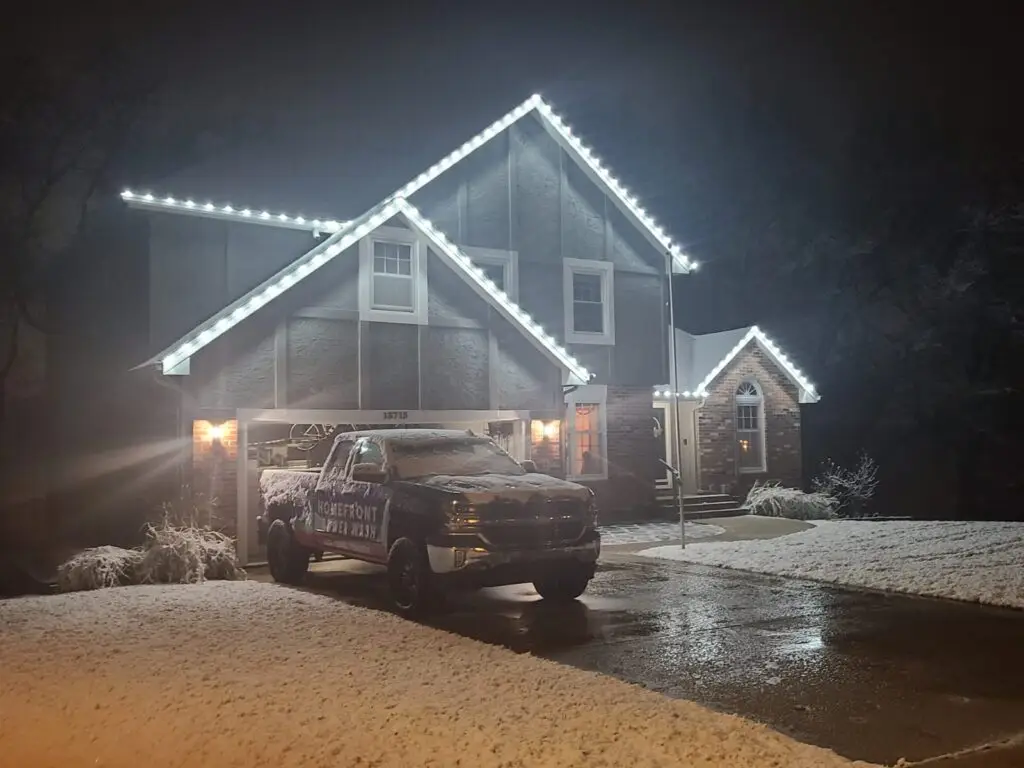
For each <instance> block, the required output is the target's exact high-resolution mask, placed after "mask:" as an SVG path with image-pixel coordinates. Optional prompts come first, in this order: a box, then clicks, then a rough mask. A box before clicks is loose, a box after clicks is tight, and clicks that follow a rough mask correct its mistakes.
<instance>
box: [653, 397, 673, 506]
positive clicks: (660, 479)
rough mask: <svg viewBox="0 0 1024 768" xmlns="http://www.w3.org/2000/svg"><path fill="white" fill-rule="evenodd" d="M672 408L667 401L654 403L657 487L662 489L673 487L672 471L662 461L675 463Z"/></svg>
mask: <svg viewBox="0 0 1024 768" xmlns="http://www.w3.org/2000/svg"><path fill="white" fill-rule="evenodd" d="M671 414H672V409H671V407H670V406H669V403H667V402H658V403H655V404H654V422H653V424H652V428H653V429H654V435H655V442H656V443H657V450H658V453H657V456H656V459H655V460H656V461H657V462H658V464H657V466H656V467H655V474H654V476H655V478H657V479H656V481H655V487H656V488H658V489H661V490H671V489H672V473H671V472H669V471H668V469H667V468H666V467H665V465H664V464H662V463H661V462H662V461H666V462H668V463H669V464H673V465H674V461H673V460H672V446H673V445H674V443H673V442H672V429H673V426H674V425H673V424H672V416H671Z"/></svg>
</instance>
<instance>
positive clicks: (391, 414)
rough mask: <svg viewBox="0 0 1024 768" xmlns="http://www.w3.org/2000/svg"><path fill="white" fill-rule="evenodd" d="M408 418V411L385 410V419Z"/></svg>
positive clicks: (401, 419)
mask: <svg viewBox="0 0 1024 768" xmlns="http://www.w3.org/2000/svg"><path fill="white" fill-rule="evenodd" d="M408 418H409V412H408V411H384V421H405V420H406V419H408Z"/></svg>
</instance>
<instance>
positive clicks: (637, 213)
mask: <svg viewBox="0 0 1024 768" xmlns="http://www.w3.org/2000/svg"><path fill="white" fill-rule="evenodd" d="M534 109H536V110H537V113H538V115H540V116H541V118H542V119H543V120H544V121H545V122H546V123H547V124H548V125H549V126H550V127H551V128H552V129H553V130H554V131H555V133H557V134H558V136H559V137H560V138H561V139H562V141H564V142H565V143H566V144H567V145H568V146H569V147H571V148H572V151H573V152H575V153H576V155H578V156H579V158H580V159H581V160H582V161H583V162H584V163H586V165H587V167H588V168H589V169H590V170H591V172H592V173H594V175H595V176H597V177H598V178H599V179H600V180H601V182H602V183H603V184H604V185H605V186H606V187H607V188H608V190H610V191H611V193H612V194H613V195H614V196H615V198H616V199H617V200H618V201H619V202H620V203H622V205H623V206H624V207H625V208H626V209H627V210H628V211H629V212H630V213H631V214H632V215H633V216H634V217H635V218H636V220H637V221H638V222H639V223H640V225H641V226H642V227H644V228H645V229H646V230H647V231H648V232H649V233H650V235H651V236H652V237H653V238H654V240H655V241H656V242H657V243H658V244H659V245H660V246H661V247H662V248H664V249H665V250H666V251H668V252H669V253H670V254H671V255H672V259H673V261H674V262H675V263H676V265H677V266H678V267H679V268H680V269H682V270H683V271H685V272H690V271H693V270H696V269H697V262H695V261H692V260H691V259H690V258H689V257H687V256H686V254H684V253H683V252H682V249H681V248H680V247H679V246H678V245H677V244H675V243H673V242H672V240H671V238H670V237H669V236H668V233H667V232H665V230H664V229H662V228H661V227H660V226H659V225H658V223H657V222H656V221H655V220H654V219H653V218H652V217H651V215H650V214H649V213H647V211H645V210H644V209H643V207H642V206H641V205H640V203H639V201H638V200H637V198H636V196H635V195H633V194H631V193H630V192H629V190H628V189H626V187H625V186H623V184H622V183H621V182H620V181H619V180H618V179H616V178H615V177H614V176H612V174H611V172H610V171H609V170H608V169H607V168H605V167H604V166H603V165H602V164H601V161H600V160H599V159H598V158H597V157H596V156H595V155H594V153H593V152H592V151H591V150H590V149H589V148H588V147H587V146H586V145H584V144H583V142H582V141H580V139H579V138H578V137H577V136H576V135H575V134H574V133H573V132H572V129H571V128H570V127H569V125H568V124H567V123H565V122H564V121H563V120H562V119H561V118H560V117H559V116H558V115H557V114H555V111H554V110H553V109H551V107H550V106H549V105H548V104H547V103H546V102H545V101H544V100H543V99H542V98H541V97H540V96H539V95H537V94H534V95H533V96H531V97H530V98H528V99H527V100H526V101H524V102H523V103H522V104H520V105H519V106H518V107H516V108H515V109H513V110H512V111H511V112H508V113H507V114H506V115H504V116H503V117H501V118H500V119H498V120H495V121H494V122H493V123H491V124H490V125H489V126H487V127H486V128H484V130H482V131H480V133H478V134H477V135H476V136H474V137H473V138H471V139H470V140H469V141H467V142H466V143H464V144H463V145H462V146H460V147H459V148H458V149H456V150H455V151H454V152H451V153H450V154H448V155H447V156H445V157H444V158H442V159H441V160H439V161H438V162H436V163H434V165H432V166H431V167H430V168H428V169H427V170H425V171H423V173H421V174H420V175H419V176H417V177H416V178H414V179H412V180H411V181H409V182H408V183H407V184H406V185H405V186H403V187H401V188H400V189H398V190H397V191H396V192H395V193H394V194H392V195H391V196H390V197H389V198H386V199H397V198H402V197H404V198H408V197H410V196H412V195H413V194H415V193H416V192H418V191H419V190H420V189H422V188H423V187H424V186H426V185H427V184H429V183H430V182H431V181H433V180H434V179H436V178H437V177H438V176H440V175H441V174H442V173H444V172H445V171H447V170H448V169H449V168H451V167H452V166H454V165H455V164H456V163H458V162H459V161H460V160H462V159H463V158H465V157H467V156H468V155H470V154H472V153H473V152H475V151H476V150H477V149H479V148H480V147H482V146H483V145H484V144H486V143H487V142H488V141H490V140H491V139H493V138H494V137H495V136H497V135H498V134H500V133H501V132H502V131H504V130H505V129H506V128H509V127H510V126H511V125H512V124H513V123H516V122H518V121H519V120H520V119H522V118H523V117H524V116H526V115H527V114H529V113H530V112H531V111H532V110H534ZM121 197H122V199H124V200H126V201H129V202H131V203H134V204H137V205H141V206H147V207H152V208H157V209H165V210H177V211H189V210H192V211H200V212H205V213H207V214H213V215H216V216H217V217H218V218H220V217H226V218H231V219H237V220H239V221H250V222H253V221H254V222H257V223H265V224H268V225H272V224H277V225H281V226H288V227H292V228H299V229H308V230H311V231H323V232H328V233H330V232H337V231H338V230H339V229H340V228H341V227H343V226H344V225H345V223H346V222H339V221H335V220H333V219H329V220H321V219H313V220H310V219H307V218H306V217H304V216H301V215H299V216H289V215H288V214H284V213H280V214H272V213H270V212H269V211H252V210H250V209H241V210H240V209H237V208H234V207H233V206H230V205H214V204H213V203H203V204H198V203H195V202H194V201H192V200H178V199H175V198H173V197H157V196H154V195H152V194H149V193H147V194H137V193H134V192H132V191H131V190H125V191H124V192H122V193H121Z"/></svg>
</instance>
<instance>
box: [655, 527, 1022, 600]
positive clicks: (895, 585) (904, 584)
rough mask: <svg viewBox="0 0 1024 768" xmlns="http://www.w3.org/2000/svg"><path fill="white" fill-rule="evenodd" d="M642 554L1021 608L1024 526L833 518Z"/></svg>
mask: <svg viewBox="0 0 1024 768" xmlns="http://www.w3.org/2000/svg"><path fill="white" fill-rule="evenodd" d="M639 554H641V555H646V556H648V557H663V558H669V559H671V560H684V561H686V562H690V563H702V564H705V565H721V566H725V567H727V568H739V569H742V570H747V571H758V572H761V573H771V574H778V575H781V576H800V577H803V578H808V579H816V580H819V581H827V582H832V583H835V584H847V585H850V586H856V587H867V588H870V589H882V590H887V591H891V592H907V593H910V594H915V595H928V596H932V597H948V598H953V599H955V600H969V601H971V602H980V603H989V604H991V605H1003V606H1010V607H1014V608H1024V523H990V522H924V521H880V522H868V521H828V522H816V523H815V524H814V528H811V529H809V530H806V531H801V532H799V533H792V534H789V535H788V536H782V537H780V538H776V539H769V540H755V541H733V542H714V541H711V542H707V543H704V542H699V543H697V544H693V545H688V546H687V547H686V549H685V550H681V549H680V548H679V547H655V548H653V549H645V550H643V551H642V552H640V553H639Z"/></svg>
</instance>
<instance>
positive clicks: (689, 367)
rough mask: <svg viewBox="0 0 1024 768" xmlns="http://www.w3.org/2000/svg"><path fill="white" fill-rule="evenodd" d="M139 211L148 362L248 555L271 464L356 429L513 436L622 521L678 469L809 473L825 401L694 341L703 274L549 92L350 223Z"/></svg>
mask: <svg viewBox="0 0 1024 768" xmlns="http://www.w3.org/2000/svg"><path fill="white" fill-rule="evenodd" d="M385 191H386V190H381V192H382V193H384V192H385ZM123 198H124V200H125V201H126V202H127V203H128V204H129V205H130V206H131V207H132V208H136V209H141V210H143V211H145V212H146V213H147V215H148V220H149V232H150V237H149V251H150V253H149V257H150V286H151V290H150V317H151V342H152V345H153V350H154V351H155V354H154V355H153V356H152V358H151V359H149V360H148V361H146V362H145V363H143V365H144V366H151V367H155V368H157V369H158V371H159V372H160V373H161V374H162V377H163V379H164V380H165V382H166V383H168V384H169V385H170V386H173V387H175V388H176V389H177V390H178V391H179V392H180V397H181V408H180V412H181V414H182V417H181V418H182V423H181V434H182V435H184V436H189V437H190V439H191V443H192V452H191V487H192V489H193V491H202V492H204V493H207V494H209V495H210V496H213V497H216V499H217V501H218V504H219V506H220V510H221V514H222V520H221V522H222V524H224V525H225V526H226V527H229V528H234V530H235V531H236V532H237V535H238V538H239V542H240V550H241V554H242V556H243V558H253V557H257V556H258V548H257V545H256V537H255V525H254V518H255V515H256V514H257V512H258V509H257V506H258V499H257V490H256V489H257V487H258V476H259V473H260V471H261V470H262V469H263V468H265V467H267V466H273V465H275V464H278V465H280V464H281V463H284V462H294V461H308V462H309V463H311V464H315V463H316V461H317V460H318V459H319V458H321V457H320V455H319V454H320V453H321V452H322V449H323V445H324V444H325V443H324V441H319V440H318V438H319V437H322V436H323V435H324V434H326V433H329V431H330V430H331V429H336V428H349V427H351V426H356V427H371V426H372V427H380V426H389V425H392V426H410V425H422V426H438V427H457V428H467V429H472V430H474V431H477V432H480V433H487V434H490V435H492V436H494V437H495V439H497V440H499V441H500V442H501V443H502V444H503V445H504V446H505V447H506V448H507V450H509V452H510V453H512V455H513V456H515V457H517V458H520V459H525V458H530V459H532V460H533V461H534V462H535V463H536V464H537V465H538V467H539V469H540V470H541V471H544V472H548V473H551V474H556V475H560V476H564V477H567V478H570V479H573V480H577V481H580V482H583V483H585V484H587V485H589V486H590V487H592V488H593V489H594V491H595V493H596V494H597V496H598V500H599V503H600V506H601V509H602V513H603V518H604V519H605V520H614V519H617V518H621V517H622V516H628V515H635V514H638V512H643V511H648V510H650V509H651V508H652V507H653V506H654V504H655V500H656V496H657V494H658V488H659V486H661V485H664V483H665V480H666V470H665V468H664V466H663V465H662V464H661V463H660V462H659V459H660V458H664V459H667V460H668V461H669V462H671V463H677V464H682V465H683V467H684V472H683V476H684V478H685V480H686V483H687V485H686V486H685V487H686V490H687V493H691V492H696V490H697V489H700V488H707V489H711V490H716V491H723V490H725V491H733V490H736V489H738V488H739V487H740V486H742V482H740V483H737V482H736V481H737V479H742V478H741V476H742V475H743V474H744V473H754V472H756V473H758V476H764V477H769V476H772V477H775V476H777V477H779V478H782V479H785V480H786V481H787V482H799V467H800V447H799V439H800V435H799V403H800V402H806V401H810V400H813V399H815V398H816V395H815V394H814V390H813V388H812V387H810V385H809V384H807V383H806V382H805V381H804V380H803V379H802V377H800V375H799V373H798V372H795V371H794V370H793V369H792V367H791V366H790V365H789V364H788V362H787V361H786V360H785V358H784V357H782V356H781V353H780V352H778V350H777V348H775V347H774V345H772V344H771V343H770V342H768V341H767V339H765V338H764V337H763V335H762V334H760V332H759V331H757V330H756V329H740V330H738V331H734V332H726V333H724V334H711V335H709V336H704V337H693V336H690V335H688V334H685V333H683V332H681V331H679V332H676V333H675V334H673V333H672V332H671V330H670V329H671V327H672V325H671V322H670V317H669V310H668V308H669V285H670V282H669V274H670V272H672V273H687V272H690V271H692V270H693V269H694V268H695V266H696V265H695V264H694V263H692V262H691V261H690V260H689V259H688V258H687V257H686V255H685V254H684V253H682V251H681V250H680V249H679V247H678V246H676V245H675V244H673V243H672V242H671V240H670V239H669V236H668V234H667V233H665V232H664V231H663V230H661V229H660V228H659V227H658V226H657V224H655V222H654V221H652V219H651V218H650V216H649V215H648V214H647V213H646V212H645V211H644V210H643V209H642V208H641V207H640V205H639V203H638V202H637V200H636V198H635V197H633V196H632V195H631V194H630V193H629V192H627V191H626V190H625V189H624V188H623V186H622V185H621V184H620V183H619V182H618V181H617V180H616V179H615V178H614V177H613V176H612V175H611V173H610V171H609V170H608V169H607V168H605V167H603V166H602V165H601V164H600V162H599V161H598V160H597V159H596V158H595V157H594V155H593V154H592V153H591V152H590V151H589V150H588V149H587V148H586V147H585V146H584V145H583V144H582V143H581V142H580V141H579V140H578V139H577V137H576V136H575V135H574V134H573V133H572V131H571V129H570V128H569V126H567V125H566V124H565V123H563V122H562V121H561V120H560V119H559V118H558V117H557V116H556V115H555V113H554V112H553V111H552V110H551V109H550V107H549V106H548V105H547V104H546V103H545V102H544V101H542V100H541V99H540V98H539V97H537V96H534V97H531V98H530V99H529V100H527V101H526V102H525V103H523V104H522V105H520V106H519V107H517V108H516V109H514V110H513V111H512V112H510V113H508V114H507V115H505V116H504V117H502V118H501V119H499V120H498V121H496V122H495V123H493V124H492V125H491V126H489V127H488V128H486V129H485V130H484V131H482V132H481V133H480V134H478V135H477V136H474V137H472V138H471V139H470V140H469V141H468V142H466V143H465V144H463V145H462V146H461V147H459V148H458V149H457V150H455V151H454V152H452V153H451V154H450V155H448V156H447V157H444V158H442V159H440V160H439V161H438V162H437V163H436V164H435V165H433V166H432V167H430V168H429V169H427V170H426V171H424V172H423V173H421V174H419V175H418V176H416V177H414V178H413V179H412V180H410V181H409V182H408V183H407V184H406V185H405V186H404V187H402V188H401V189H399V190H397V191H395V192H394V193H392V194H390V195H388V196H387V197H385V198H384V199H383V200H382V201H381V202H380V203H378V204H377V205H375V206H374V207H372V208H371V209H369V210H368V211H365V212H362V213H359V214H358V215H356V216H354V217H353V218H351V219H349V220H346V221H335V220H310V219H308V218H305V217H303V216H300V215H294V214H281V213H277V212H270V211H258V210H249V209H244V208H239V207H232V206H230V205H224V204H213V203H207V202H206V201H202V200H190V199H178V198H172V197H161V196H154V195H152V194H149V193H145V194H142V193H137V192H131V191H125V192H124V193H123ZM673 336H674V337H675V342H674V344H672V343H670V342H671V341H672V338H673ZM673 362H674V363H675V365H676V371H675V375H673V373H672V371H671V365H672V363H673ZM673 386H674V388H675V389H673ZM722 387H725V389H722ZM676 390H677V391H678V392H679V394H678V395H677V394H676ZM726 390H731V391H726ZM722 393H724V394H722ZM719 401H721V402H719ZM673 403H678V404H679V407H678V411H676V410H673V407H672V404H673ZM773 418H775V419H776V420H781V421H779V425H773ZM737 419H738V421H737ZM776 433H778V434H776ZM737 436H739V438H738V437H737ZM737 439H739V440H740V442H739V443H737V442H736V441H737ZM737 445H739V448H738V449H737ZM676 446H679V447H680V450H681V452H682V455H681V458H680V460H679V461H678V462H677V461H676V459H675V455H676V450H675V447H676ZM744 446H746V447H744ZM776 465H778V467H779V471H778V472H776V471H775V466H776ZM705 474H706V475H707V480H706V482H705V479H704V475H705ZM749 476H750V477H753V474H750V475H749Z"/></svg>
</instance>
